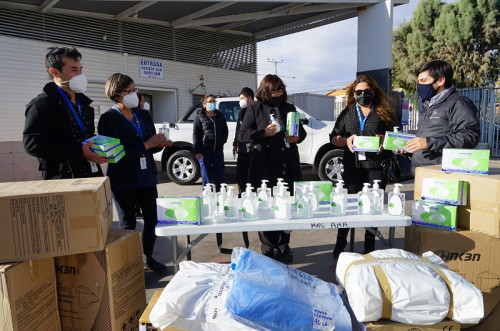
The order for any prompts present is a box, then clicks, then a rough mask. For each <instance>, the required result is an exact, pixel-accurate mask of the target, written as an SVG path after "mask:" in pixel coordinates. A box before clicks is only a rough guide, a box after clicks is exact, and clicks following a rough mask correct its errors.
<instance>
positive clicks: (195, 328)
mask: <svg viewBox="0 0 500 331" xmlns="http://www.w3.org/2000/svg"><path fill="white" fill-rule="evenodd" d="M232 274H233V272H232V270H231V266H230V265H229V264H217V263H195V262H191V261H183V262H181V263H180V269H179V272H177V274H175V276H174V277H173V278H172V280H171V281H170V282H169V283H168V285H167V286H166V287H165V289H164V290H163V292H162V294H161V296H160V297H159V298H158V302H157V303H156V305H155V306H154V307H153V309H152V311H151V314H150V317H149V318H150V321H151V323H152V324H153V325H154V326H155V327H157V328H161V329H164V328H166V327H173V328H178V329H182V330H191V331H200V330H210V331H212V330H214V331H215V330H217V331H219V330H221V331H226V330H227V331H233V330H254V329H253V328H250V327H247V326H246V325H244V324H241V323H239V322H237V321H235V320H234V319H233V318H232V315H231V314H230V313H229V312H228V311H227V310H226V309H225V308H224V301H225V300H226V297H227V295H228V293H229V289H230V286H231V282H232Z"/></svg>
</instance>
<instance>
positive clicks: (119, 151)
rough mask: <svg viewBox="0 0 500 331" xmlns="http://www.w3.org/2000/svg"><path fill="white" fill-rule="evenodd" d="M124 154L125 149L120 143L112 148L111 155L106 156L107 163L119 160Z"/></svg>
mask: <svg viewBox="0 0 500 331" xmlns="http://www.w3.org/2000/svg"><path fill="white" fill-rule="evenodd" d="M124 156H125V149H124V148H123V145H122V144H120V145H118V146H116V147H115V148H113V155H111V156H110V157H108V162H109V163H116V162H118V161H120V160H121V159H122V158H123V157H124Z"/></svg>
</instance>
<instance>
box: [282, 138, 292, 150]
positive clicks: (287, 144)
mask: <svg viewBox="0 0 500 331" xmlns="http://www.w3.org/2000/svg"><path fill="white" fill-rule="evenodd" d="M283 140H284V141H285V146H286V148H290V143H289V142H288V140H286V138H283Z"/></svg>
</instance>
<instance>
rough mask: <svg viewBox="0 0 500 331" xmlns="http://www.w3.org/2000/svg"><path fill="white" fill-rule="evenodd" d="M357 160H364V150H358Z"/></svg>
mask: <svg viewBox="0 0 500 331" xmlns="http://www.w3.org/2000/svg"><path fill="white" fill-rule="evenodd" d="M358 160H359V161H366V154H365V152H358Z"/></svg>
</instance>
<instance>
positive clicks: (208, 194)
mask: <svg viewBox="0 0 500 331" xmlns="http://www.w3.org/2000/svg"><path fill="white" fill-rule="evenodd" d="M215 210H216V201H215V197H214V194H213V193H212V188H211V187H210V186H208V185H205V187H203V217H204V218H205V219H211V218H213V217H214V214H215Z"/></svg>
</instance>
